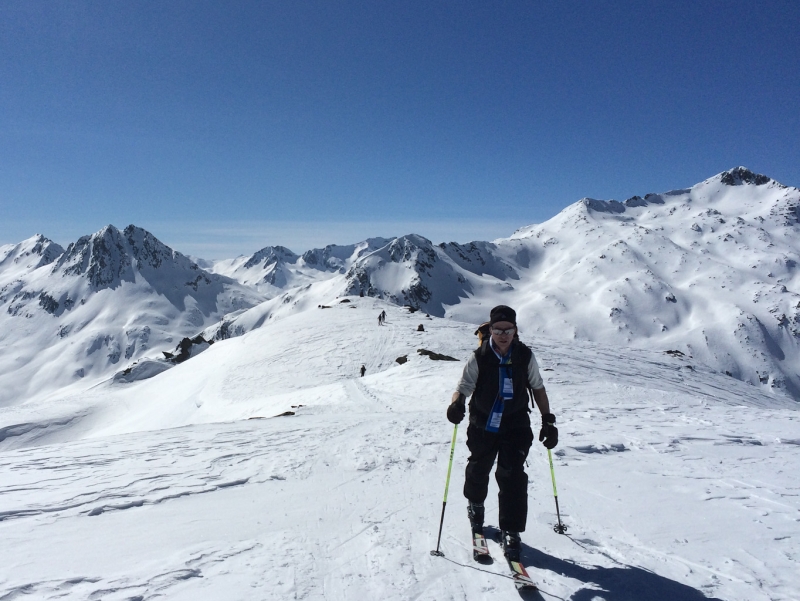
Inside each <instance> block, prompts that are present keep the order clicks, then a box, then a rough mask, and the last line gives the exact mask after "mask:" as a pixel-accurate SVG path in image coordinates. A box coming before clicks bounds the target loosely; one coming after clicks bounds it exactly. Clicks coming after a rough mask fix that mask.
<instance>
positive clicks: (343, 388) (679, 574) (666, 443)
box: [0, 297, 800, 601]
mask: <svg viewBox="0 0 800 601" xmlns="http://www.w3.org/2000/svg"><path fill="white" fill-rule="evenodd" d="M347 300H349V301H350V302H346V303H342V302H339V303H337V304H333V303H329V304H328V306H329V307H330V308H327V309H322V308H318V307H316V306H313V307H309V308H302V309H297V310H296V311H295V312H294V313H292V314H290V315H289V314H287V315H284V316H280V315H279V316H277V317H275V318H273V319H270V320H267V321H266V322H265V323H264V324H262V325H261V326H260V327H258V328H255V329H253V330H252V331H250V332H247V333H244V334H243V335H241V336H238V337H234V338H230V339H227V340H222V341H220V342H218V343H216V344H214V345H212V346H211V347H210V348H209V349H208V350H207V351H206V352H204V353H202V354H201V355H198V356H197V357H195V358H192V359H191V360H189V361H186V362H185V363H182V364H180V365H178V366H176V367H174V368H173V369H171V370H169V371H167V372H164V373H162V374H159V375H157V376H155V377H153V378H151V379H149V380H144V381H140V382H134V383H130V384H120V383H114V382H113V381H109V382H107V383H105V384H103V385H101V386H99V387H96V388H95V389H93V390H91V391H88V392H85V393H79V394H74V395H67V396H65V397H64V398H59V399H57V400H55V399H54V400H51V401H39V402H36V403H28V404H25V405H17V406H14V407H8V408H5V409H0V420H2V421H0V423H2V424H3V426H2V427H0V439H2V443H0V446H1V448H2V449H3V450H2V452H1V453H0V536H2V539H3V541H4V543H5V544H4V545H2V546H0V565H2V566H3V568H2V569H1V570H0V598H2V599H13V598H17V597H23V596H30V597H31V598H37V599H55V598H59V599H86V598H103V599H155V598H164V597H166V598H169V599H198V598H202V599H254V598H257V599H287V598H304V599H333V600H345V599H353V598H367V599H373V598H381V599H422V600H425V599H431V600H433V599H436V600H441V599H508V598H510V597H511V598H516V596H517V593H516V591H515V590H514V589H513V584H512V583H511V581H510V580H508V579H507V578H506V577H505V575H506V572H507V570H506V569H505V567H504V564H503V562H502V561H501V559H502V558H501V555H500V551H499V549H498V547H497V546H496V544H495V543H493V542H491V543H490V547H491V551H492V554H493V555H494V557H495V558H496V559H497V561H496V562H495V563H494V564H493V565H491V566H486V567H482V566H477V565H476V564H473V563H472V562H471V558H470V548H469V525H468V522H467V520H466V511H465V502H464V501H463V499H462V498H461V495H460V488H461V485H462V483H463V468H464V462H465V459H466V454H467V451H466V447H465V445H464V435H463V432H462V431H460V432H459V433H458V442H457V444H458V447H457V451H456V454H455V468H454V471H453V477H452V482H451V487H450V499H449V502H448V505H447V512H446V514H445V522H444V535H443V537H442V550H443V551H444V552H445V554H446V557H445V558H444V559H442V558H436V557H432V556H431V555H430V553H429V551H430V550H431V549H433V548H434V547H435V545H436V532H437V528H438V523H439V516H440V511H441V507H442V505H441V499H442V493H443V486H444V477H445V472H446V469H447V458H448V453H449V445H450V437H451V435H452V432H453V430H452V426H450V425H449V424H448V423H447V422H446V421H445V418H444V408H445V406H446V403H447V399H448V398H449V396H450V394H451V391H452V389H453V387H454V385H455V382H456V381H457V379H458V376H459V374H460V371H461V369H462V366H463V359H464V358H465V357H466V356H467V354H468V353H469V352H470V351H471V350H472V349H473V348H474V344H475V339H474V336H473V333H472V331H473V327H472V326H469V325H466V324H462V323H459V322H456V321H453V320H446V319H440V318H425V317H424V316H421V315H420V313H409V312H408V311H407V310H404V309H401V308H398V307H395V306H393V305H391V304H389V303H386V302H385V301H380V300H378V299H372V298H358V297H353V298H349V299H347ZM384 309H385V310H386V312H387V324H386V325H385V326H378V325H377V320H376V319H375V318H376V316H377V313H378V312H379V311H380V310H384ZM419 324H422V325H423V326H424V330H425V331H424V332H419V331H418V329H417V326H418V325H419ZM523 339H525V337H524V336H523ZM528 341H529V342H532V343H533V348H534V350H535V352H536V354H537V357H538V358H539V362H540V365H541V367H542V370H543V375H544V377H545V383H546V385H547V388H548V393H549V395H550V397H551V399H552V404H553V408H554V411H555V412H556V413H557V415H558V419H559V427H560V433H561V444H560V445H559V447H558V448H557V449H556V452H555V454H554V458H555V464H556V466H555V467H556V475H557V477H558V486H559V499H560V502H561V510H562V518H563V520H564V522H565V523H566V524H567V525H568V526H569V529H570V530H569V536H561V535H558V534H556V533H554V532H553V530H552V525H553V524H554V522H555V515H554V504H553V498H552V486H551V483H550V479H549V473H548V466H547V460H546V457H547V456H546V453H544V450H543V448H542V447H541V446H540V445H539V444H538V443H536V444H535V445H534V448H533V449H532V452H531V455H530V456H529V468H528V470H529V474H530V477H531V483H530V487H529V496H530V515H529V527H528V529H527V531H526V532H525V533H524V534H523V542H524V547H523V558H524V561H525V562H526V563H527V564H528V565H529V566H531V569H530V571H531V573H532V574H533V576H534V578H535V579H536V581H537V582H538V583H539V584H540V587H541V593H539V594H531V595H527V596H524V597H523V598H531V599H553V598H555V599H559V598H560V599H570V600H573V601H584V600H589V599H605V600H612V599H613V600H614V601H620V600H621V601H634V600H636V601H640V600H641V599H648V600H655V601H667V600H670V601H672V600H676V599H679V600H683V601H691V600H698V601H699V600H701V599H707V598H711V599H725V600H726V601H730V600H742V601H744V600H747V601H761V600H764V601H766V600H768V599H769V600H787V601H788V600H791V599H797V598H798V597H799V596H800V569H798V567H800V566H798V559H799V558H800V553H799V552H800V489H798V485H797V482H796V478H795V475H796V473H797V469H798V467H800V439H798V437H797V432H798V418H799V417H800V413H798V405H797V404H796V403H795V402H794V401H790V400H788V399H781V397H780V396H776V395H774V394H770V393H768V392H767V391H762V390H761V389H759V388H757V387H754V386H750V385H747V384H745V383H743V382H741V381H739V380H736V379H733V378H730V377H727V376H725V375H724V374H719V373H717V372H715V371H713V370H710V369H708V368H707V367H704V366H703V365H702V364H700V363H697V362H694V361H692V360H690V359H688V358H686V357H680V356H679V355H670V354H666V353H664V352H660V351H655V350H627V349H622V348H618V347H608V346H605V345H600V344H593V343H585V342H571V343H567V344H565V343H563V342H561V341H557V340H552V339H548V338H545V337H539V336H537V337H535V338H534V339H531V338H528ZM419 348H424V349H429V350H434V351H437V352H440V353H444V354H447V355H450V356H452V357H456V358H458V359H460V360H459V361H455V362H449V361H432V360H430V359H429V358H428V357H427V356H422V355H420V354H419V353H417V352H416V350H417V349H419ZM398 356H406V357H407V359H408V361H407V362H406V363H404V364H402V365H400V364H398V363H397V362H396V361H395V360H396V358H397V357H398ZM361 364H365V365H366V367H367V375H366V376H365V377H364V378H359V377H357V373H358V368H359V367H360V365H361ZM287 411H290V412H293V415H282V414H284V413H285V412H287ZM276 416H277V417H276ZM70 417H71V418H72V420H71V421H70V420H69V418H70ZM250 418H261V419H250ZM11 424H16V427H11V426H10V425H11ZM24 424H27V425H28V426H31V425H33V424H36V425H38V426H39V427H29V428H27V429H26V428H25V427H23V425H24ZM496 511H497V504H496V488H495V487H494V483H493V482H492V483H491V488H490V496H489V498H488V499H487V521H488V523H489V524H495V525H496V521H495V520H496ZM476 568H480V570H478V569H476Z"/></svg>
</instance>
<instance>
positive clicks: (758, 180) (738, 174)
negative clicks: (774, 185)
mask: <svg viewBox="0 0 800 601" xmlns="http://www.w3.org/2000/svg"><path fill="white" fill-rule="evenodd" d="M720 181H721V182H722V183H723V184H725V185H727V186H741V185H742V184H754V185H756V186H762V185H764V184H768V183H769V182H770V181H772V180H770V178H768V177H767V176H766V175H761V174H760V173H753V172H752V171H750V170H749V169H747V168H746V167H736V168H734V169H731V170H730V171H725V172H724V173H723V174H722V177H720Z"/></svg>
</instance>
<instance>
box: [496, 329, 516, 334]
mask: <svg viewBox="0 0 800 601" xmlns="http://www.w3.org/2000/svg"><path fill="white" fill-rule="evenodd" d="M516 329H517V328H508V329H507V330H500V329H498V328H492V334H494V335H495V336H509V335H511V334H513V333H514V330H516Z"/></svg>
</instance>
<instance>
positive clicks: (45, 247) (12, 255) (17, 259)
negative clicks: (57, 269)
mask: <svg viewBox="0 0 800 601" xmlns="http://www.w3.org/2000/svg"><path fill="white" fill-rule="evenodd" d="M63 252H64V249H63V248H62V247H61V246H60V245H58V244H56V243H55V242H53V241H52V240H50V239H49V238H46V237H44V236H42V235H41V234H36V235H35V236H32V237H30V238H28V239H27V240H23V241H22V242H20V243H19V244H8V245H5V246H1V247H0V279H2V280H7V279H13V278H15V277H19V276H20V275H22V274H24V273H26V272H28V271H31V270H33V269H37V268H39V267H42V266H43V265H49V264H50V263H52V262H53V261H55V260H56V259H57V258H58V257H59V256H61V254H62V253H63Z"/></svg>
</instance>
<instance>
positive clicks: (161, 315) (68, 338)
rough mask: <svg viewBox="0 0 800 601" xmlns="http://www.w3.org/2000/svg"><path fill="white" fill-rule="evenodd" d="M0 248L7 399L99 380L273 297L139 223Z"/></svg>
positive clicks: (2, 389) (0, 336) (1, 351)
mask: <svg viewBox="0 0 800 601" xmlns="http://www.w3.org/2000/svg"><path fill="white" fill-rule="evenodd" d="M0 252H2V254H0V309H2V311H0V340H2V342H3V344H2V346H0V406H2V405H8V404H14V403H20V402H23V401H26V400H30V399H31V398H34V397H36V396H40V395H42V394H46V393H48V392H51V391H54V390H59V389H60V388H62V387H64V386H70V385H77V386H79V387H86V386H89V385H92V384H94V383H96V382H97V381H99V380H101V379H103V378H106V377H108V376H110V375H112V374H113V373H114V372H115V371H118V370H120V369H122V368H124V367H125V366H127V365H128V364H129V363H131V362H133V361H135V360H136V359H138V358H139V357H142V356H144V355H146V354H148V353H152V352H153V350H154V349H155V350H156V352H160V349H162V348H167V347H169V346H170V345H171V346H174V345H175V343H176V342H177V340H180V339H181V338H182V337H184V336H188V335H194V334H196V333H197V332H198V331H200V330H202V329H203V328H204V327H206V326H207V325H209V324H210V323H215V322H217V321H218V320H219V319H220V318H221V317H222V316H223V315H225V314H226V313H228V312H231V311H237V310H242V309H245V308H248V307H251V306H253V305H255V304H257V303H259V302H261V301H262V300H263V297H262V296H260V295H259V294H258V293H256V292H255V291H253V290H251V289H250V288H247V287H245V286H242V285H241V284H239V283H238V282H235V281H233V280H231V279H229V278H225V277H223V276H218V275H213V274H210V273H208V272H206V271H204V270H202V269H200V268H199V267H198V266H197V265H196V264H195V263H193V262H192V261H191V260H189V259H188V258H187V257H185V256H183V255H181V254H180V253H178V252H176V251H174V250H172V249H171V248H169V247H168V246H166V245H164V244H162V243H161V242H160V241H158V240H157V239H156V238H155V237H154V236H153V235H152V234H150V233H149V232H146V231H145V230H143V229H141V228H137V227H135V226H128V227H127V228H125V230H124V231H122V232H121V231H119V230H118V229H117V228H115V227H114V226H111V225H109V226H107V227H104V228H103V229H102V230H100V231H99V232H97V233H95V234H93V235H91V236H84V237H82V238H80V239H79V240H78V241H77V242H74V243H72V244H70V245H69V247H68V248H67V249H66V250H63V249H62V248H61V247H59V246H58V245H57V244H55V243H52V242H51V241H49V240H47V239H46V238H44V237H42V236H36V237H34V238H31V239H29V240H26V241H24V242H22V243H20V244H18V245H16V246H12V247H3V249H1V250H0Z"/></svg>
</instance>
